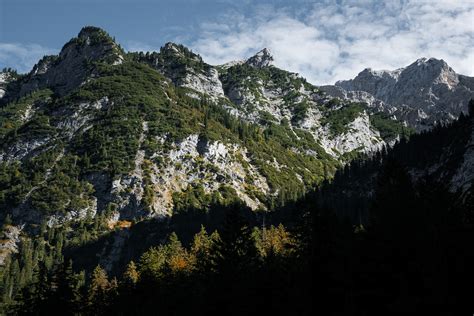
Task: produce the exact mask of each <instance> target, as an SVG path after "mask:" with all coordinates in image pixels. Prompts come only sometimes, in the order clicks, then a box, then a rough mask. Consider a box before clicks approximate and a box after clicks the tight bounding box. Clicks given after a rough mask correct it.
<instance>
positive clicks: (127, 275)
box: [122, 260, 139, 288]
mask: <svg viewBox="0 0 474 316" xmlns="http://www.w3.org/2000/svg"><path fill="white" fill-rule="evenodd" d="M138 277H139V274H138V271H137V266H136V265H135V262H133V260H132V261H130V262H129V263H128V265H127V269H126V270H125V272H124V274H123V276H122V284H123V285H124V286H125V287H128V288H133V287H134V286H135V284H137V282H138Z"/></svg>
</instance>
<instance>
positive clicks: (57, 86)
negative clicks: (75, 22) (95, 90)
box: [20, 26, 125, 96]
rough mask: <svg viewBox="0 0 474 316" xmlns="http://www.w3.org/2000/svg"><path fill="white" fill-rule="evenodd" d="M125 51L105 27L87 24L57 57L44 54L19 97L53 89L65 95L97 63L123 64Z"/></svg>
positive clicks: (80, 82) (82, 80)
mask: <svg viewBox="0 0 474 316" xmlns="http://www.w3.org/2000/svg"><path fill="white" fill-rule="evenodd" d="M124 54H125V53H124V51H123V50H122V48H121V47H120V46H119V45H117V44H116V43H115V41H114V40H113V39H112V38H111V37H110V35H109V34H108V33H107V32H105V31H104V30H102V29H100V28H98V27H93V26H86V27H84V28H82V29H81V31H80V32H79V34H78V36H77V37H74V38H72V39H71V40H70V41H69V42H68V43H66V44H65V45H64V46H63V48H62V49H61V52H60V53H59V55H57V56H45V57H43V58H42V59H41V60H40V61H39V62H38V63H37V64H36V65H35V66H34V67H33V69H32V71H31V72H30V73H29V74H28V76H27V78H26V79H25V82H24V84H23V86H22V87H21V91H20V96H22V95H25V94H28V93H30V92H31V91H34V90H37V89H43V88H50V89H52V90H54V91H55V92H57V93H59V94H65V93H68V92H69V91H71V89H74V88H76V87H77V86H79V85H80V84H82V83H83V82H84V81H85V80H86V79H87V77H88V76H90V75H91V74H92V73H93V72H94V69H95V66H94V65H95V63H97V62H102V63H108V64H111V65H118V64H121V63H122V62H123V60H124V57H123V56H124Z"/></svg>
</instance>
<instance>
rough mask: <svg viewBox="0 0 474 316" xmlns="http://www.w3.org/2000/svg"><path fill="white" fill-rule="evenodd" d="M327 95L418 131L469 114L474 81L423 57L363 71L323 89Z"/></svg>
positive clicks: (438, 61)
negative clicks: (390, 67) (362, 105)
mask: <svg viewBox="0 0 474 316" xmlns="http://www.w3.org/2000/svg"><path fill="white" fill-rule="evenodd" d="M322 89H323V90H324V91H326V92H327V93H329V94H331V95H333V96H337V97H341V98H343V99H348V100H353V101H356V102H366V103H367V104H369V106H370V107H372V108H375V109H377V111H382V112H385V113H387V114H390V115H393V116H394V117H395V118H396V119H397V120H401V121H404V122H406V123H407V124H408V126H411V127H413V128H415V129H416V130H418V131H421V130H426V129H429V128H431V127H432V126H433V125H434V124H440V123H447V122H451V121H453V120H454V119H456V118H457V117H458V116H459V114H460V113H461V112H464V113H466V111H467V102H468V101H469V100H470V99H471V98H473V97H474V79H473V78H472V77H467V76H463V75H459V74H457V73H456V72H455V71H454V70H453V69H452V68H451V67H449V65H448V64H447V63H446V62H445V61H444V60H438V59H435V58H430V59H426V58H421V59H418V60H417V61H415V62H414V63H413V64H411V65H409V66H407V67H405V68H400V69H397V70H393V71H388V70H372V69H370V68H367V69H364V70H363V71H361V72H360V73H359V74H358V75H357V76H356V77H355V78H354V79H351V80H343V81H338V82H336V84H335V86H325V87H322Z"/></svg>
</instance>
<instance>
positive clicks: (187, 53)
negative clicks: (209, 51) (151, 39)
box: [160, 42, 202, 62]
mask: <svg viewBox="0 0 474 316" xmlns="http://www.w3.org/2000/svg"><path fill="white" fill-rule="evenodd" d="M160 53H161V55H162V56H164V57H166V56H168V57H170V56H174V57H178V58H185V59H191V60H194V61H196V62H202V58H201V56H199V55H198V54H195V53H193V52H192V51H191V50H190V49H189V48H187V47H186V46H184V45H181V44H176V43H173V42H168V43H166V44H165V46H163V47H162V48H161V49H160Z"/></svg>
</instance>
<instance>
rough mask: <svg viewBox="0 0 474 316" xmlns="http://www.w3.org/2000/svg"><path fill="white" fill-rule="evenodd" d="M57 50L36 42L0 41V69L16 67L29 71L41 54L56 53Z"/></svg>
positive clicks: (19, 69)
mask: <svg viewBox="0 0 474 316" xmlns="http://www.w3.org/2000/svg"><path fill="white" fill-rule="evenodd" d="M57 52H58V50H56V49H51V48H47V47H43V46H41V45H38V44H19V43H1V42H0V69H1V68H3V67H12V66H13V65H14V67H16V70H17V71H18V72H23V73H25V72H29V71H30V70H31V68H32V67H33V65H34V64H35V63H37V62H38V61H39V60H40V59H41V58H42V57H43V56H45V55H51V54H57Z"/></svg>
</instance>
